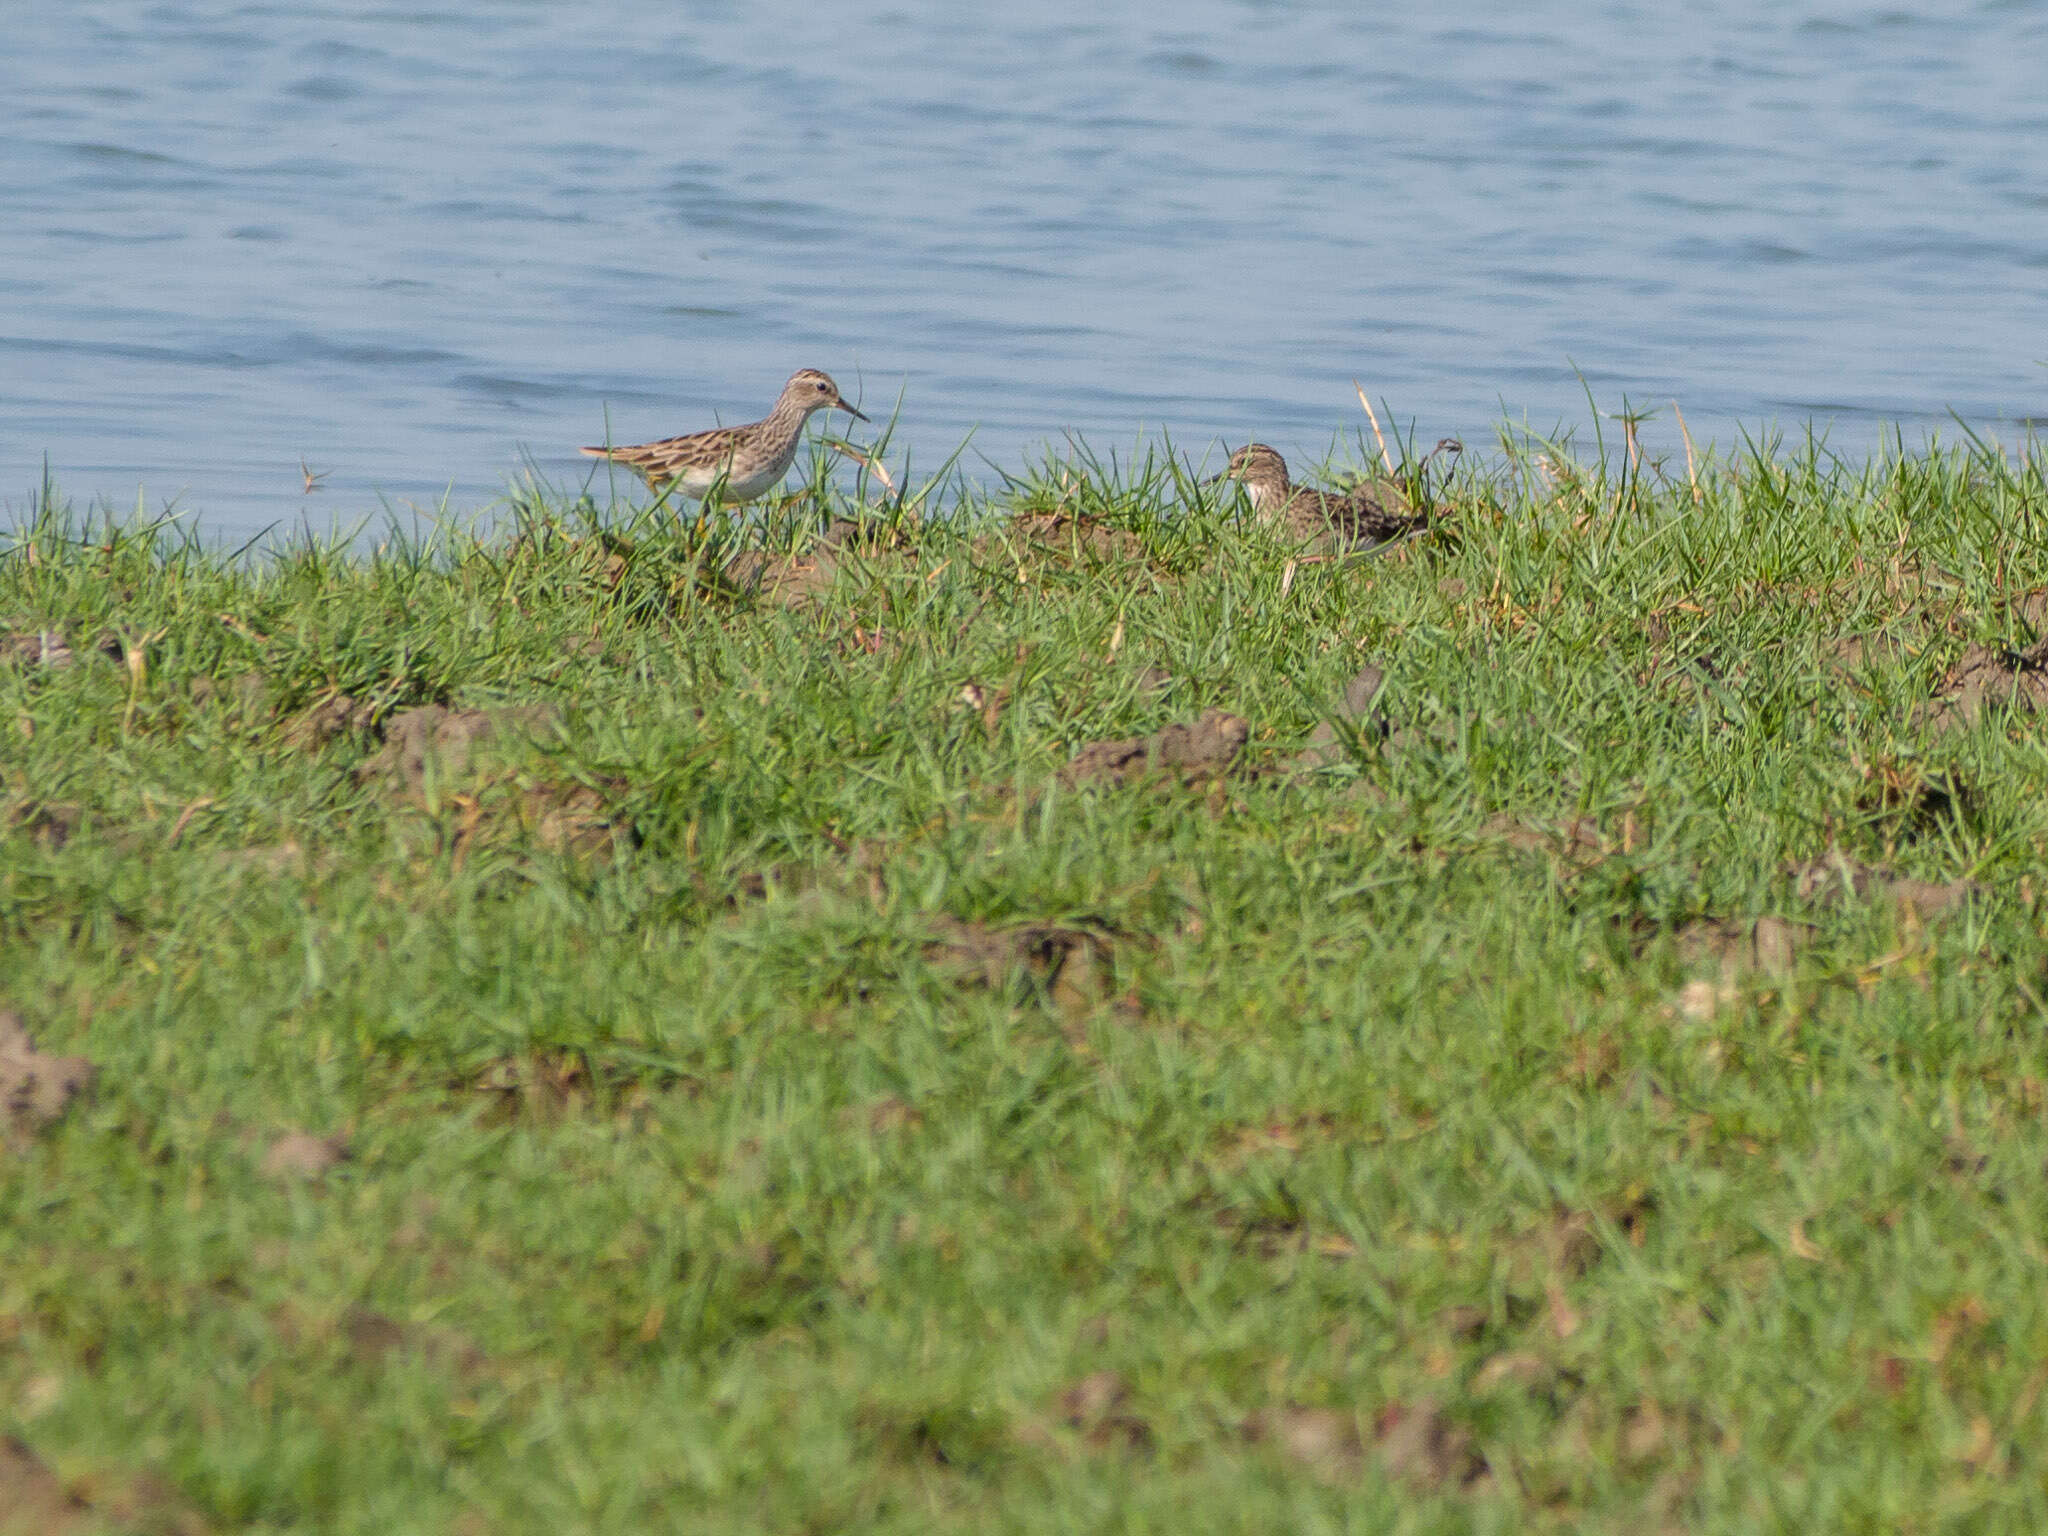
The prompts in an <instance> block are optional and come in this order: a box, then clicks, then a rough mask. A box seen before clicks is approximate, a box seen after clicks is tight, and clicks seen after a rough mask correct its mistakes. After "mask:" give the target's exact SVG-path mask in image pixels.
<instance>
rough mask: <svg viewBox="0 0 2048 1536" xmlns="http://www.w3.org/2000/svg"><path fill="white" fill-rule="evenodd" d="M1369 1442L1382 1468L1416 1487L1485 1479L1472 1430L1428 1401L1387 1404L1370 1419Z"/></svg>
mask: <svg viewBox="0 0 2048 1536" xmlns="http://www.w3.org/2000/svg"><path fill="white" fill-rule="evenodd" d="M1373 1438H1374V1442H1375V1445H1376V1448H1377V1450H1378V1452H1379V1458H1380V1463H1381V1465H1382V1466H1384V1467H1385V1468H1386V1470H1387V1472H1388V1473H1389V1474H1390V1475H1392V1476H1394V1477H1398V1478H1400V1479H1401V1480H1402V1481H1403V1482H1405V1483H1407V1484H1409V1485H1410V1486H1411V1487H1413V1488H1416V1489H1439V1488H1465V1487H1469V1486H1471V1485H1472V1484H1473V1483H1475V1482H1477V1481H1478V1480H1479V1479H1480V1478H1481V1477H1483V1476H1485V1475H1486V1458H1485V1457H1484V1456H1482V1455H1480V1454H1479V1451H1478V1448H1477V1447H1476V1446H1474V1445H1473V1443H1472V1435H1471V1432H1470V1431H1469V1430H1467V1429H1466V1428H1465V1427H1464V1425H1462V1424H1458V1423H1456V1422H1454V1421H1453V1420H1452V1419H1451V1418H1450V1417H1449V1415H1447V1414H1446V1413H1445V1412H1444V1410H1443V1407H1442V1406H1441V1405H1440V1404H1438V1403H1435V1402H1432V1401H1430V1400H1429V1399H1427V1398H1425V1399H1423V1400H1421V1401H1419V1402H1414V1403H1403V1402H1400V1401H1395V1402H1391V1403H1389V1404H1387V1406H1386V1407H1384V1408H1382V1409H1381V1410H1380V1411H1379V1414H1378V1416H1377V1417H1376V1418H1375V1419H1374V1420H1373Z"/></svg>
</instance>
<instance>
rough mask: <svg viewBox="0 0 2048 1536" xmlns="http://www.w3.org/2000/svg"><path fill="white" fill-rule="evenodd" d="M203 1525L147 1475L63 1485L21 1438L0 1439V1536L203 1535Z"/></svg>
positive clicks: (161, 1485) (175, 1498) (194, 1515)
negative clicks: (96, 1534) (94, 1534)
mask: <svg viewBox="0 0 2048 1536" xmlns="http://www.w3.org/2000/svg"><path fill="white" fill-rule="evenodd" d="M206 1529H207V1526H206V1523H205V1522H204V1521H202V1520H201V1519H200V1518H199V1516H198V1515H197V1514H196V1513H194V1512H193V1511H192V1510H190V1509H188V1508H186V1507H185V1506H184V1505H183V1504H182V1503H181V1502H180V1501H179V1499H178V1498H177V1496H176V1494H174V1493H173V1492H172V1491H171V1490H170V1489H169V1488H167V1487H166V1486H165V1485H164V1484H163V1482H162V1481H160V1480H159V1479H158V1478H156V1477H153V1476H151V1475H149V1474H147V1473H143V1474H139V1475H131V1476H127V1477H124V1478H103V1477H93V1478H90V1479H89V1480H81V1481H79V1482H77V1483H75V1484H67V1483H66V1482H65V1480H64V1479H62V1478H60V1477H58V1476H57V1474H56V1473H55V1472H53V1471H51V1470H50V1468H49V1466H48V1465H47V1464H46V1463H45V1462H44V1461H43V1459H42V1458H41V1457H40V1456H38V1455H37V1454H36V1453H35V1451H34V1450H33V1449H32V1448H30V1446H29V1445H28V1443H27V1442H26V1441H23V1440H20V1439H17V1438H16V1437H15V1436H13V1435H8V1436H6V1437H5V1438H0V1536H88V1533H90V1532H101V1531H148V1532H151V1533H153V1536H204V1533H205V1531H206Z"/></svg>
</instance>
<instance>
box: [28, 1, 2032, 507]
mask: <svg viewBox="0 0 2048 1536" xmlns="http://www.w3.org/2000/svg"><path fill="white" fill-rule="evenodd" d="M1365 10H1366V8H1364V7H1360V6H1358V5H1356V4H1353V3H1348V0H1327V3H1318V0H1264V3H1257V0H1251V3H1246V0H1188V3H1184V4H1181V5H1179V6H1176V7H1173V8H1171V10H1168V9H1167V8H1163V7H1158V6H1153V5H1140V4H1136V3H1131V0H1124V3H1117V0H1096V3H1091V4H1076V3H1073V0H1040V3H1038V4H1035V5H1033V6H1030V7H1022V6H1020V7H1017V8H1015V9H1014V10H1010V11H1006V12H1002V13H995V12H990V13H987V14H981V15H978V14H976V13H978V12H981V8H980V7H969V6H959V5H950V4H938V3H934V0H922V3H919V4H915V5H908V6H905V5H898V6H894V7H890V6H887V5H886V4H885V5H880V6H851V5H840V6H826V7H820V6H815V5H811V4H798V3H795V0H748V3H730V4H695V5H678V4H676V3H674V0H615V3H613V4H611V5H608V6H604V7H600V8H595V9H593V8H590V7H586V6H573V5H569V4H565V3H559V0H489V3H485V0H471V3H468V4H447V3H444V4H442V5H441V6H439V7H438V8H432V9H411V8H405V7H400V6H396V5H391V4H388V3H385V4H377V3H369V0H364V3H354V4H349V3H329V4H324V5H319V4H313V5H308V4H296V3H294V4H229V3H216V4H198V3H191V0H166V3H161V4H148V3H142V0H136V3H115V0H74V3H72V4H68V5H64V6H35V7H30V6H21V5H17V6H14V7H11V8H10V14H9V16H8V19H7V23H6V47H5V48H4V50H0V135H4V140H5V143H6V156H7V166H8V174H7V175H6V177H5V178H4V180H0V305H4V308H0V502H4V504H5V505H6V506H7V507H9V508H11V509H12V510H13V511H14V512H15V513H16V514H18V513H19V512H20V511H21V510H22V509H23V508H24V507H25V506H26V504H27V500H28V496H29V494H30V492H31V490H32V488H33V487H34V486H35V484H36V483H37V482H38V480H39V479H40V476H41V472H42V463H43V461H44V459H45V457H46V456H47V459H48V462H49V465H50V469H51V472H52V474H53V475H54V477H55V478H56V480H57V482H58V484H59V486H60V487H61V488H62V489H63V490H65V491H66V492H68V493H69V494H70V495H71V496H72V497H73V498H74V499H75V500H79V501H84V500H88V499H92V498H106V499H109V500H111V501H113V502H115V503H116V504H118V505H121V506H123V507H127V506H132V505H133V504H134V503H135V501H136V498H137V494H138V489H140V492H141V495H142V498H143V501H144V503H145V505H147V506H148V507H150V508H153V509H154V508H158V507H161V506H162V505H164V504H165V503H167V502H171V501H175V502H176V504H177V505H178V506H180V507H183V508H187V509H190V510H191V511H192V512H193V514H194V515H195V516H196V517H197V519H198V520H199V523H200V525H201V526H202V527H203V528H205V529H206V530H207V531H209V532H210V533H213V534H216V535H218V536H221V537H223V538H228V537H240V536H245V535H247V534H249V533H252V532H254V531H256V530H258V529H261V528H263V527H266V526H271V525H278V524H282V525H284V526H286V527H291V526H296V525H297V524H298V523H299V522H300V521H301V520H303V519H310V520H312V521H313V522H314V524H315V525H316V526H320V527H325V526H327V524H328V523H329V522H330V521H331V520H332V519H335V518H337V517H338V518H341V519H343V520H347V519H348V518H350V517H352V516H354V515H357V514H360V513H362V512H364V511H372V512H374V511H375V509H376V508H377V507H378V506H379V504H380V498H381V500H382V502H383V503H386V504H389V505H392V506H394V507H400V508H402V507H404V506H406V505H408V504H410V505H414V506H419V507H425V508H432V507H434V506H437V505H440V504H441V503H442V500H443V498H444V497H445V498H446V504H447V505H448V506H449V507H450V508H451V509H452V510H454V511H456V512H458V513H469V512H473V511H475V510H476V509H478V508H480V507H483V506H485V505H486V504H487V503H488V502H489V501H490V500H491V498H492V497H493V496H495V495H496V494H498V493H499V492H501V491H502V490H503V488H504V487H505V485H506V484H507V482H508V481H509V480H510V479H511V477H513V476H514V475H515V474H517V473H518V472H519V471H520V469H521V467H522V465H523V464H524V463H525V462H526V461H527V460H528V459H530V460H531V462H532V463H533V464H534V465H535V466H536V467H537V468H538V469H539V470H540V471H541V472H542V473H544V474H546V475H548V476H550V477H552V478H554V479H557V480H559V481H570V482H573V481H580V479H581V477H582V476H583V475H584V474H585V473H587V472H588V470H589V467H590V465H589V461H587V460H583V459H579V458H577V457H576V456H575V453H574V449H575V446H576V445H577V444H579V443H585V442H593V441H597V440H599V439H601V438H602V437H603V436H604V435H605V432H606V430H607V420H609V424H610V431H611V433H612V435H613V436H614V438H615V439H616V440H619V441H636V440H639V439H642V438H647V437H656V436H662V435H666V434H669V433H672V432H677V431H684V430H691V429H694V428H697V427H700V426H709V425H711V424H713V423H714V422H715V421H724V422H728V423H729V422H734V421H744V420H750V419H752V418H753V417H755V416H758V415H759V414H761V412H762V411H763V410H764V409H765V407H766V406H767V405H768V404H769V402H770V401H771V400H772V398H773V397H774V394H775V392H776V390H777V388H778V387H779V385H780V384H781V381H782V379H783V378H784V376H785V375H786V374H788V373H789V372H790V371H791V370H792V369H793V368H796V367H798V366H804V365H808V366H815V367H821V368H825V369H827V370H828V371H830V372H831V373H833V374H834V375H835V376H836V377H837V378H838V380H839V382H840V385H841V387H842V388H844V389H845V390H846V391H847V392H848V394H849V395H854V394H855V392H856V391H858V392H859V394H858V396H857V398H859V399H860V400H861V401H862V402H863V403H864V404H865V406H866V408H867V409H868V410H869V411H870V413H871V414H886V413H887V412H888V410H889V409H890V408H891V406H892V405H893V404H894V402H895V400H896V398H897V396H898V394H899V392H900V394H901V395H902V398H903V425H902V428H901V431H900V436H899V442H900V443H901V444H902V445H903V446H905V447H907V448H908V449H909V450H910V451H911V452H912V454H913V457H914V460H915V462H916V463H918V464H920V465H922V466H925V467H935V466H936V464H937V462H938V460H939V459H940V458H942V457H943V456H944V455H945V454H946V453H947V452H949V451H950V450H951V449H952V448H953V447H954V446H955V445H956V444H957V443H958V442H959V441H960V440H961V438H962V437H963V436H964V435H965V434H966V433H967V432H968V430H969V429H970V428H973V429H975V437H974V447H975V450H976V451H977V452H978V453H980V454H984V455H986V456H987V458H988V459H989V460H992V461H993V462H994V463H995V464H996V465H999V466H1002V467H1004V468H1014V467H1016V466H1017V465H1019V464H1020V463H1022V462H1024V461H1025V460H1026V458H1027V457H1029V456H1030V455H1032V454H1034V453H1037V452H1039V451H1042V450H1043V448H1044V447H1045V446H1046V445H1047V444H1052V445H1055V446H1057V445H1058V444H1059V443H1060V440H1061V438H1062V435H1063V434H1065V433H1067V432H1075V433H1079V434H1081V435H1083V436H1084V437H1085V438H1086V439H1087V440H1088V441H1089V443H1090V444H1091V445H1093V446H1094V447H1096V448H1098V449H1100V450H1103V451H1105V452H1107V451H1108V450H1110V449H1117V450H1119V451H1124V450H1128V448H1129V447H1130V445H1131V444H1132V443H1133V442H1134V441H1135V440H1136V439H1137V436H1138V434H1139V433H1140V432H1144V433H1147V434H1153V435H1155V436H1156V434H1157V433H1158V432H1159V431H1161V430H1162V429H1164V430H1166V431H1169V432H1170V433H1171V434H1172V437H1173V440H1174V442H1175V443H1176V445H1177V446H1179V447H1181V448H1184V449H1186V450H1188V451H1189V452H1190V453H1191V454H1194V455H1199V454H1200V453H1202V452H1203V451H1205V450H1207V451H1209V452H1210V453H1211V462H1212V463H1213V462H1214V449H1213V444H1214V443H1215V442H1216V441H1218V440H1223V441H1228V442H1231V443H1236V442H1241V441H1243V440H1244V439H1245V438H1246V437H1247V436H1250V435H1253V434H1257V435H1258V436H1260V437H1263V438H1265V439H1266V440H1268V441H1271V442H1273V443H1274V444H1275V445H1276V446H1279V447H1281V448H1282V450H1283V451H1286V452H1288V453H1290V455H1292V456H1296V457H1300V458H1305V459H1310V460H1312V459H1314V458H1317V457H1319V456H1321V455H1322V454H1323V453H1324V452H1326V451H1328V450H1329V449H1330V448H1331V446H1332V444H1333V441H1334V440H1335V438H1336V435H1337V434H1338V433H1340V432H1341V433H1346V434H1348V433H1350V432H1351V431H1353V430H1354V429H1356V428H1358V427H1360V426H1361V425H1362V424H1363V415H1362V413H1361V412H1360V410H1359V407H1358V404H1357V400H1356V397H1355V395H1354V394H1353V391H1352V381H1353V380H1354V379H1356V380H1358V381H1360V382H1361V383H1363V384H1364V385H1365V386H1366V388H1367V389H1368V390H1369V391H1370V392H1371V393H1372V394H1373V396H1374V397H1375V399H1376V400H1378V399H1382V398H1384V399H1385V400H1387V401H1389V402H1391V404H1392V407H1393V410H1394V413H1395V414H1396V416H1397V417H1398V418H1399V419H1400V421H1401V422H1402V423H1404V424H1406V423H1409V422H1412V423H1413V424H1414V429H1415V431H1416V432H1417V433H1418V434H1419V435H1420V436H1421V438H1422V439H1423V440H1424V441H1425V442H1428V441H1433V440H1434V439H1435V438H1436V437H1438V436H1440V435H1444V434H1446V433H1456V434H1459V435H1463V436H1465V437H1466V438H1467V439H1468V440H1472V441H1473V442H1474V444H1475V446H1477V445H1479V444H1483V443H1485V442H1487V441H1489V440H1491V438H1492V436H1493V431H1494V428H1495V427H1496V426H1497V425H1498V424H1499V423H1501V422H1502V421H1503V420H1508V419H1512V420H1515V421H1526V422H1527V424H1528V425H1529V426H1531V427H1533V428H1535V429H1537V430H1541V431H1548V430H1550V429H1552V428H1554V427H1556V426H1558V425H1560V424H1562V425H1567V426H1576V427H1577V428H1578V429H1579V431H1580V432H1581V433H1582V435H1585V436H1590V431H1589V427H1590V423H1591V415H1590V411H1589V407H1588V404H1587V396H1586V390H1587V389H1590V391H1591V393H1592V396H1593V399H1594V400H1595V401H1596V402H1597V403H1598V405H1599V407H1600V408H1601V409H1602V410H1610V411H1611V410H1616V409H1619V408H1620V407H1621V405H1622V403H1623V401H1624V400H1625V399H1626V400H1627V401H1629V402H1632V403H1633V404H1634V405H1635V406H1637V407H1647V408H1654V409H1656V410H1657V411H1658V412H1659V413H1660V416H1659V419H1658V420H1656V421H1655V422H1653V423H1651V424H1650V426H1649V427H1648V428H1646V439H1647V440H1648V441H1649V442H1650V444H1651V445H1652V447H1653V449H1657V450H1668V449H1671V448H1673V447H1675V446H1676V444H1677V442H1678V438H1677V433H1676V427H1675V425H1674V423H1673V421H1672V417H1671V411H1670V402H1671V401H1672V400H1673V399H1676V400H1677V401H1678V402H1679V403H1680V405H1681V406H1682V408H1683V409H1684V411H1685V414H1686V418H1687V420H1688V422H1689V423H1690V424H1691V426H1692V428H1693V431H1694V433H1695V435H1696V436H1710V437H1714V438H1717V439H1719V440H1720V441H1722V442H1724V443H1726V442H1729V441H1732V440H1733V439H1734V438H1735V436H1736V435H1737V434H1738V433H1739V432H1741V431H1743V430H1748V431H1751V432H1755V431H1759V430H1765V429H1768V427H1769V426H1770V425H1771V424H1772V423H1776V424H1779V425H1781V426H1784V427H1787V428H1790V429H1793V430H1803V427H1804V424H1805V423H1806V422H1807V421H1808V420H1812V421H1814V422H1815V423H1816V425H1817V426H1818V427H1819V428H1820V429H1821V430H1823V431H1825V432H1826V433H1827V435H1828V439H1829V441H1830V442H1831V443H1832V444H1833V445H1834V446H1835V447H1837V448H1839V449H1843V450H1847V451H1850V452H1861V451H1866V450H1867V449H1868V448H1870V447H1871V446H1873V445H1874V444H1875V443H1876V442H1877V440H1878V439H1879V437H1880V435H1881V434H1882V433H1883V432H1884V431H1885V429H1886V426H1887V424H1891V423H1897V424H1899V425H1901V426H1902V427H1903V428H1904V429H1905V432H1906V434H1907V440H1908V442H1909V443H1912V442H1915V441H1917V440H1919V439H1920V438H1922V437H1924V436H1925V435H1926V434H1927V433H1928V432H1931V431H1934V430H1936V429H1947V430H1949V431H1950V432H1951V433H1952V432H1953V430H1954V427H1953V423H1952V421H1951V419H1950V415H1949V413H1950V412H1951V411H1953V412H1954V413H1955V414H1956V415H1958V416H1960V417H1962V418H1963V419H1964V420H1965V421H1967V422H1968V423H1970V424H1971V425H1972V426H1973V427H1974V428H1976V429H1978V430H1979V431H1982V432H1985V433H1987V434H1988V435H1992V436H1996V437H1999V438H2001V439H2003V440H2008V441H2009V440H2013V439H2015V438H2018V437H2020V436H2022V435H2023V434H2024V432H2025V430H2026V426H2027V422H2028V419H2029V417H2030V416H2032V415H2033V414H2034V413H2036V412H2039V411H2040V410H2041V409H2042V398H2043V391H2044V384H2048V375H2044V371H2043V367H2042V364H2041V361H2040V360H2041V359H2042V358H2044V357H2048V242H2044V240H2043V238H2042V237H2043V233H2044V229H2048V161H2044V160H2043V159H2042V157H2041V156H2040V155H2039V154H2038V153H2037V151H2038V148H2039V145H2040V143H2041V135H2042V131H2043V130H2044V129H2048V92H2044V91H2043V90H2042V89H2041V80H2042V73H2041V71H2042V65H2041V60H2042V59H2043V58H2044V57H2048V3H2040V0H2006V3H1994V4H1983V5H1974V6H1968V7H1950V6H1941V7H1936V6H1933V5H1923V6H1919V7H1899V6H1892V7H1888V8H1876V7H1870V6H1862V5H1831V6H1818V5H1814V4H1795V5H1792V6H1785V5H1782V4H1767V3H1763V0H1722V3H1718V4H1715V3H1704V4H1694V5H1691V6H1687V7H1684V8H1672V7H1661V6H1658V7H1653V6H1648V5H1623V4H1610V5H1605V6H1601V7H1598V8H1597V9H1594V8H1588V7H1586V6H1583V5H1580V4H1574V3H1566V0H1515V3H1513V4H1509V3H1506V0H1486V3H1474V4H1466V5H1464V6H1462V7H1458V8H1457V11H1456V14H1455V16H1454V17H1452V18H1451V19H1441V18H1435V17H1431V18H1424V17H1423V16H1422V15H1421V14H1420V13H1419V12H1413V11H1404V12H1402V13H1401V14H1389V15H1384V16H1370V15H1367V14H1364V12H1365ZM991 15H998V16H999V17H1000V19H989V17H990V16H991ZM1575 370H1576V371H1575ZM1581 376H1582V377H1583V379H1584V381H1585V382H1584V384H1582V383H1581ZM841 420H843V418H841ZM1610 430H1612V429H1611V427H1610ZM302 463H303V464H304V465H305V466H306V467H307V468H308V469H310V470H312V471H314V472H318V473H321V474H323V475H324V476H325V478H324V479H322V480H320V481H319V482H318V483H319V487H320V488H319V490H318V491H317V492H315V493H313V494H307V493H306V492H305V489H304V487H305V474H304V473H303V472H302V469H301V464H302ZM968 464H969V467H970V468H974V469H976V470H977V471H978V472H980V473H983V474H987V473H988V471H987V470H986V468H985V467H984V466H982V465H981V464H980V463H979V462H978V461H977V460H976V459H975V458H973V457H972V456H970V458H969V460H968ZM601 483H602V482H601V477H600V486H601Z"/></svg>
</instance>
